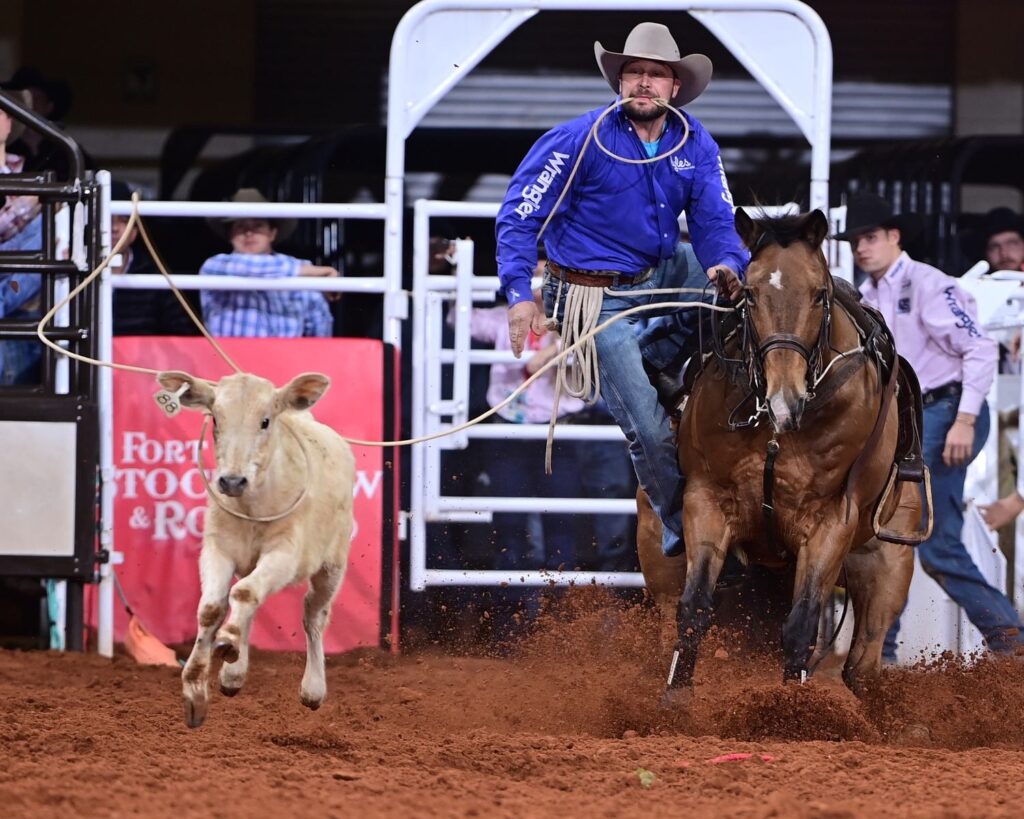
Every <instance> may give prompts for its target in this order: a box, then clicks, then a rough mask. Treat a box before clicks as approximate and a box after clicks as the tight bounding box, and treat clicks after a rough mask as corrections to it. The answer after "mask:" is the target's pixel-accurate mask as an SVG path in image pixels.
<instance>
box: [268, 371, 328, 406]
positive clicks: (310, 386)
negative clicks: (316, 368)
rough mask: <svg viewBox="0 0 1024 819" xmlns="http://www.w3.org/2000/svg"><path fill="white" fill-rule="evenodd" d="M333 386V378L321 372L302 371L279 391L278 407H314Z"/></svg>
mask: <svg viewBox="0 0 1024 819" xmlns="http://www.w3.org/2000/svg"><path fill="white" fill-rule="evenodd" d="M329 386H331V379H329V378H328V377H327V376H326V375H322V374H321V373H302V374H301V375H297V376H295V378H293V379H292V380H291V381H289V382H288V383H287V384H285V385H284V386H283V387H281V388H280V389H279V390H278V391H277V408H278V411H279V412H280V411H281V410H286V409H293V410H306V409H309V408H310V407H312V406H313V405H314V404H315V403H316V402H317V401H319V400H320V397H321V396H322V395H323V394H324V393H325V392H327V388H328V387H329Z"/></svg>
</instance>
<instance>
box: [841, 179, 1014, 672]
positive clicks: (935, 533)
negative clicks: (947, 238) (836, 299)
mask: <svg viewBox="0 0 1024 819" xmlns="http://www.w3.org/2000/svg"><path fill="white" fill-rule="evenodd" d="M920 229H921V222H920V221H919V220H918V218H917V217H916V215H914V214H901V215H895V214H894V213H893V211H892V208H891V207H890V206H889V204H888V203H887V202H886V201H885V200H883V199H882V198H881V197H878V196H875V195H873V194H859V195H855V196H853V197H851V199H850V202H849V204H848V205H847V217H846V230H844V231H843V232H842V233H838V234H836V237H835V238H836V239H839V240H841V241H847V242H849V243H850V246H851V248H852V250H853V256H854V260H855V261H856V263H857V266H858V267H859V268H860V269H861V270H862V271H863V272H864V273H865V274H867V278H866V279H865V281H864V283H863V284H862V285H861V287H860V291H861V294H862V296H863V299H864V302H865V303H866V304H869V305H871V306H872V307H875V308H877V309H878V310H879V311H880V312H881V313H882V316H883V317H884V318H885V321H886V323H887V324H888V325H889V327H890V329H891V330H892V332H893V336H894V337H895V340H896V349H897V351H898V352H899V353H900V355H902V356H903V357H904V358H905V359H907V361H909V362H910V364H911V366H912V367H913V368H914V370H915V372H916V373H917V377H918V379H919V380H920V382H921V390H922V398H923V403H924V442H923V449H924V452H923V454H924V459H925V462H926V463H927V464H928V468H929V470H930V471H931V483H932V499H933V515H934V526H933V529H932V536H931V537H930V538H929V539H928V540H926V541H925V542H924V543H922V544H921V545H920V547H919V548H918V555H919V557H920V559H921V566H922V568H924V570H925V571H926V572H927V573H928V574H929V575H931V577H932V578H933V579H934V580H935V581H936V582H937V583H938V584H939V585H940V586H941V587H942V588H943V589H944V590H945V592H946V594H948V595H949V596H950V597H951V598H952V599H953V601H954V602H956V603H957V604H958V605H959V606H960V607H961V608H963V610H964V612H965V613H966V614H967V617H968V618H969V619H970V621H971V622H972V623H973V624H974V625H975V627H977V629H978V630H979V631H980V632H981V633H982V635H984V637H985V640H986V641H987V643H988V646H989V648H990V649H992V650H993V651H997V652H1012V651H1014V650H1015V649H1016V648H1017V647H1018V646H1019V645H1021V642H1022V640H1024V635H1022V633H1021V631H1020V629H1021V623H1020V620H1019V618H1018V616H1017V613H1016V611H1014V608H1013V605H1012V604H1011V603H1010V601H1009V600H1007V599H1006V596H1005V595H1003V594H1002V593H1000V592H999V591H997V590H996V589H994V588H992V586H990V585H989V584H988V583H987V582H986V581H985V578H984V577H982V575H981V572H979V571H978V567H977V566H975V565H974V562H973V561H972V560H971V558H970V556H969V555H968V554H967V549H966V547H965V546H964V544H963V540H962V538H961V532H962V530H963V525H964V512H963V497H964V479H965V478H966V476H967V467H968V465H969V464H970V463H971V461H973V460H974V459H975V458H976V457H977V456H978V453H979V452H980V451H981V448H982V446H984V444H985V440H986V438H988V432H989V412H988V406H987V404H986V402H985V396H986V395H987V394H988V391H989V388H990V387H991V386H992V379H993V377H994V376H995V372H996V364H997V359H998V350H997V346H996V343H995V341H993V340H992V339H990V338H989V337H988V336H986V335H985V333H984V331H983V330H982V329H981V327H980V326H979V324H978V311H977V307H976V305H975V302H974V298H973V297H972V296H971V295H970V294H968V293H967V292H966V291H964V290H962V289H961V288H960V286H959V285H958V284H957V280H956V279H954V278H952V277H951V276H947V275H946V274H945V273H943V272H942V271H941V270H937V269H936V268H934V267H931V266H930V265H926V264H923V263H921V262H917V261H914V260H913V259H912V258H910V256H909V255H907V253H906V252H905V251H904V250H903V249H902V246H903V245H904V244H905V243H907V242H910V241H913V239H914V236H915V235H916V234H917V233H918V232H919V231H920ZM899 626H900V624H899V620H898V619H897V620H896V622H895V623H894V624H893V626H892V628H891V629H890V630H889V633H888V634H887V635H886V638H885V646H884V649H883V654H882V657H883V660H884V661H885V662H887V663H893V662H895V661H896V637H897V634H898V633H899Z"/></svg>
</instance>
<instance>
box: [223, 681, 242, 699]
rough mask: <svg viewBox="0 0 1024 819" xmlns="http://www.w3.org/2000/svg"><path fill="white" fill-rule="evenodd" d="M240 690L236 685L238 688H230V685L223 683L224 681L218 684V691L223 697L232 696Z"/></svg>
mask: <svg viewBox="0 0 1024 819" xmlns="http://www.w3.org/2000/svg"><path fill="white" fill-rule="evenodd" d="M241 690H242V687H241V686H238V688H231V687H230V686H227V685H224V683H221V684H220V693H221V694H223V695H224V696H225V697H234V696H235V695H236V694H238V692H239V691H241Z"/></svg>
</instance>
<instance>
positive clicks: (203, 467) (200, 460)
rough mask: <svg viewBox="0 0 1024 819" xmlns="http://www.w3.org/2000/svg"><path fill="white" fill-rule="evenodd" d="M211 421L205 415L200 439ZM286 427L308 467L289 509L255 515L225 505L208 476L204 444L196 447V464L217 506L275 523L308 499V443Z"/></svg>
mask: <svg viewBox="0 0 1024 819" xmlns="http://www.w3.org/2000/svg"><path fill="white" fill-rule="evenodd" d="M209 421H210V416H209V415H205V416H203V428H202V429H201V430H200V432H199V440H200V441H204V440H206V426H207V424H208V423H209ZM284 428H285V429H287V430H288V432H289V434H290V435H291V436H292V438H294V439H295V440H296V442H297V443H298V445H299V449H300V450H301V451H302V462H303V465H304V466H305V467H306V480H304V481H303V482H302V491H301V492H300V493H299V496H298V497H297V498H296V499H295V500H294V501H292V503H291V505H290V506H289V507H288V508H287V509H285V510H284V511H283V512H278V513H277V514H276V515H267V516H266V517H253V516H252V515H247V514H245V512H239V511H237V510H235V509H232V508H231V507H229V506H225V504H224V502H223V501H222V500H221V499H220V498H219V497H218V495H217V493H216V492H214V491H213V487H212V486H210V482H209V480H208V479H207V477H206V464H205V463H203V452H202V450H203V447H202V445H200V446H197V447H196V466H198V467H199V477H200V478H202V480H203V486H205V487H206V494H207V495H209V497H210V498H211V499H212V500H213V502H214V503H215V504H217V506H219V507H220V509H221V510H222V511H224V512H227V513H228V514H229V515H233V516H234V517H236V518H240V519H241V520H248V521H251V522H252V523H273V522H274V521H275V520H281V518H284V517H287V516H288V515H290V514H291V513H292V512H294V511H295V510H296V509H297V508H298V506H299V504H300V503H302V501H304V500H305V499H306V495H307V493H308V492H309V480H308V479H309V452H308V451H307V450H306V444H305V442H304V441H303V440H302V436H300V435H299V434H298V433H297V432H295V430H293V429H292V428H291V427H290V426H289V425H288V424H284Z"/></svg>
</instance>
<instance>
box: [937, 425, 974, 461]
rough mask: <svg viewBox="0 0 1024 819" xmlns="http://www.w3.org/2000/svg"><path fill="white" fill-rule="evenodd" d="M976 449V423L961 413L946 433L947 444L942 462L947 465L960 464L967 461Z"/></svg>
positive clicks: (943, 450)
mask: <svg viewBox="0 0 1024 819" xmlns="http://www.w3.org/2000/svg"><path fill="white" fill-rule="evenodd" d="M972 449H974V424H973V423H969V422H968V421H965V420H963V419H962V418H961V417H960V416H959V415H958V416H957V419H956V420H955V421H954V422H953V426H951V427H950V428H949V432H948V433H947V434H946V446H945V447H943V449H942V462H943V463H944V464H945V465H946V466H960V465H962V464H965V463H967V461H968V459H969V458H970V457H971V450H972Z"/></svg>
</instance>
